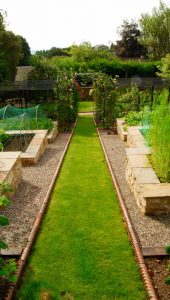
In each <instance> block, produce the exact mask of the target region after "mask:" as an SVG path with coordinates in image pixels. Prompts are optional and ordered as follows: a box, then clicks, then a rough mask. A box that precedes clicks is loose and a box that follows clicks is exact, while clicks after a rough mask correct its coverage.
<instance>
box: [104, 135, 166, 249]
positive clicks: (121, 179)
mask: <svg viewBox="0 0 170 300" xmlns="http://www.w3.org/2000/svg"><path fill="white" fill-rule="evenodd" d="M100 135H101V138H102V140H103V143H104V145H105V149H106V152H107V154H108V157H109V160H110V162H111V165H112V168H113V171H114V173H115V175H116V178H117V181H118V183H119V186H120V189H121V192H122V194H123V196H124V199H125V204H126V207H127V209H128V212H129V215H130V217H131V220H132V223H133V225H134V228H135V230H136V233H137V235H138V237H139V240H140V243H141V245H142V247H154V246H160V247H162V246H165V245H167V244H170V215H165V214H164V215H161V216H152V217H151V216H144V215H142V213H141V212H140V210H139V208H138V206H137V204H136V201H135V199H134V197H133V195H132V193H131V191H130V188H129V186H128V184H127V182H126V179H125V166H126V154H125V147H126V143H125V142H123V141H121V139H120V138H119V136H118V135H113V134H111V135H109V134H108V133H107V131H102V130H101V131H100Z"/></svg>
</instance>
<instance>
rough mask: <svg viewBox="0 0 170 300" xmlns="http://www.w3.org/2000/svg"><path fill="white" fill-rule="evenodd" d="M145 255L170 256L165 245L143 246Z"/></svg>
mask: <svg viewBox="0 0 170 300" xmlns="http://www.w3.org/2000/svg"><path fill="white" fill-rule="evenodd" d="M142 254H143V256H168V254H167V253H166V251H165V247H146V248H143V247H142Z"/></svg>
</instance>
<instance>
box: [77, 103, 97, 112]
mask: <svg viewBox="0 0 170 300" xmlns="http://www.w3.org/2000/svg"><path fill="white" fill-rule="evenodd" d="M93 110H94V102H93V101H81V102H79V112H90V111H93Z"/></svg>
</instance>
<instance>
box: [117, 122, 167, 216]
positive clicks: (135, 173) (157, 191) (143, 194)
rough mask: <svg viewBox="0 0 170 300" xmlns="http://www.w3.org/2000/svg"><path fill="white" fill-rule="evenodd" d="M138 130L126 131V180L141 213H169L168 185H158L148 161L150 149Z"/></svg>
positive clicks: (133, 128) (130, 129)
mask: <svg viewBox="0 0 170 300" xmlns="http://www.w3.org/2000/svg"><path fill="white" fill-rule="evenodd" d="M119 124H120V123H119ZM139 129H140V127H139V126H134V127H133V126H132V127H129V128H128V131H127V145H128V147H130V148H127V149H126V155H127V166H126V180H127V182H128V183H129V186H130V189H131V191H132V192H133V194H134V196H135V199H136V202H137V205H138V206H139V208H140V210H141V211H142V213H144V214H146V215H147V214H148V215H159V214H162V213H170V184H169V183H160V181H159V179H158V177H157V175H156V174H155V171H154V170H153V169H152V166H151V164H150V162H149V160H148V155H149V154H151V149H150V148H149V147H148V146H147V143H146V141H145V139H144V137H143V136H142V134H141V133H140V131H139ZM118 133H119V131H118ZM120 137H121V136H120ZM121 139H122V137H121Z"/></svg>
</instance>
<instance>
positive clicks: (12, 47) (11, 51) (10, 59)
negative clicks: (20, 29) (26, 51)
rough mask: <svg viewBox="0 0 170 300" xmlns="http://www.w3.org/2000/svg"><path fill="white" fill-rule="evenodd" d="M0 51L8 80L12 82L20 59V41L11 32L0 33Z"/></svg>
mask: <svg viewBox="0 0 170 300" xmlns="http://www.w3.org/2000/svg"><path fill="white" fill-rule="evenodd" d="M0 49H1V52H2V53H3V54H4V59H5V61H6V63H7V65H8V71H9V74H8V79H10V80H14V79H15V73H16V66H17V65H18V63H19V60H20V57H21V50H22V45H21V40H20V38H19V37H18V36H16V35H15V34H14V33H13V32H12V31H0Z"/></svg>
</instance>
